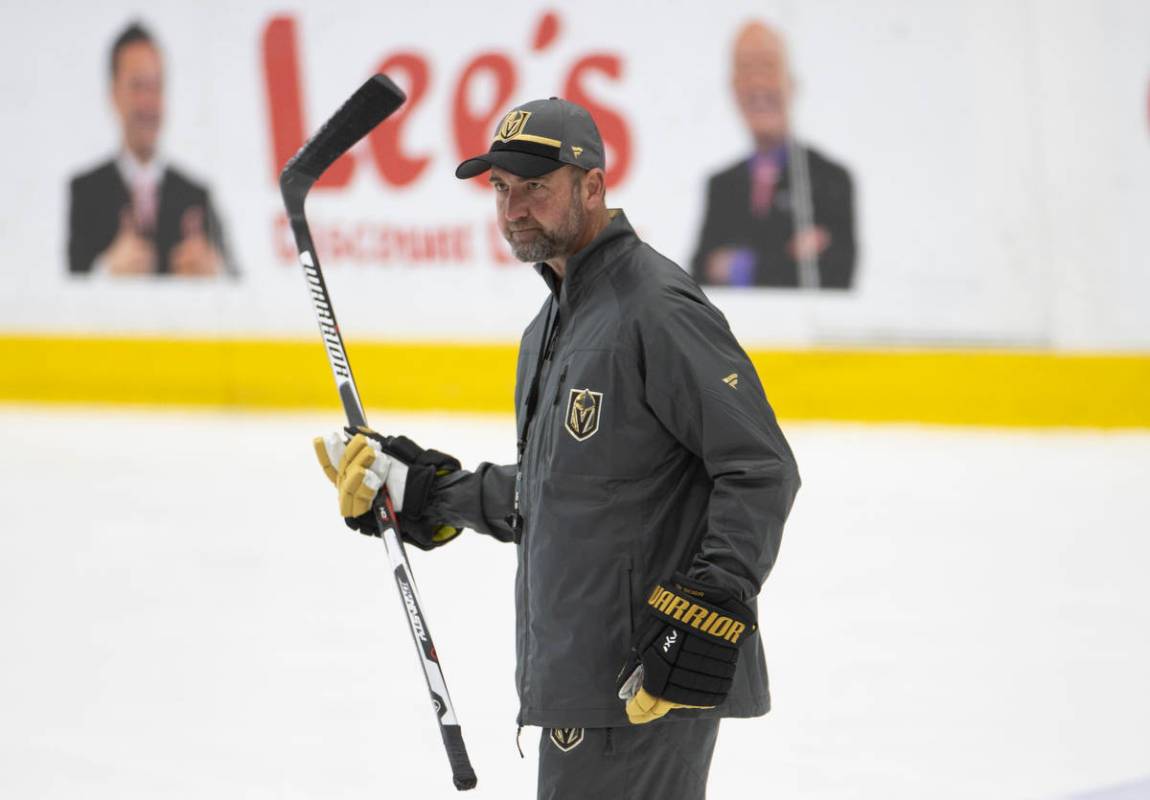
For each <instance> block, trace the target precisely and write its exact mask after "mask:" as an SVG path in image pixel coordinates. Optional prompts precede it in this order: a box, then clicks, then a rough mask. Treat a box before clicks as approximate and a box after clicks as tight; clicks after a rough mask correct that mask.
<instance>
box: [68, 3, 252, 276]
mask: <svg viewBox="0 0 1150 800" xmlns="http://www.w3.org/2000/svg"><path fill="white" fill-rule="evenodd" d="M110 66H111V81H112V86H111V93H112V103H113V105H114V107H115V110H116V115H117V116H118V117H119V121H120V127H121V134H122V147H121V150H120V152H119V153H118V154H117V155H116V156H115V157H114V158H112V159H111V160H109V161H106V162H105V163H103V164H101V165H99V166H98V167H96V168H95V169H93V170H91V171H90V172H86V173H83V174H81V175H78V176H76V177H75V178H73V179H72V182H71V186H70V203H69V206H70V210H69V230H68V270H69V272H71V273H72V274H85V273H93V274H107V275H117V276H127V275H153V274H161V275H184V276H199V277H210V276H216V275H221V274H228V273H232V274H234V272H235V270H234V268H233V266H232V264H231V263H230V261H229V259H228V257H227V251H226V249H225V247H224V238H223V232H222V230H221V228H220V223H219V219H218V217H217V216H216V213H215V211H214V210H213V208H212V203H211V199H210V197H209V196H208V191H207V189H205V188H204V187H203V186H201V185H200V184H198V183H196V182H194V181H192V180H191V179H190V178H188V177H187V176H186V175H184V174H182V173H181V172H179V171H177V170H176V169H174V168H173V167H172V166H171V165H170V164H168V163H167V162H166V161H165V159H164V158H163V156H162V155H161V154H160V153H159V152H158V149H157V143H158V139H159V134H160V125H161V122H162V121H163V112H164V108H163V106H164V73H163V61H162V58H161V55H160V50H159V47H158V46H157V45H156V42H155V39H153V37H152V35H151V34H150V33H149V32H148V31H146V30H145V29H144V28H142V27H141V26H139V25H137V24H132V25H130V26H129V27H128V28H127V29H126V30H124V32H123V33H121V34H120V35H119V37H118V38H117V39H116V42H115V44H114V45H113V46H112V53H111V64H110Z"/></svg>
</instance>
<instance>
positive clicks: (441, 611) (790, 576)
mask: <svg viewBox="0 0 1150 800" xmlns="http://www.w3.org/2000/svg"><path fill="white" fill-rule="evenodd" d="M339 421H340V418H339V415H338V413H337V412H335V411H334V410H333V411H332V413H330V414H308V415H263V414H260V415H256V414H251V415H235V414H223V413H220V414H214V413H192V412H154V411H82V410H74V409H59V410H56V409H33V408H19V407H6V408H0V520H2V522H0V528H2V534H0V545H2V547H3V550H2V556H3V557H2V559H0V632H2V635H3V638H2V640H0V641H2V643H3V658H2V660H0V752H2V753H3V765H2V766H0V796H3V797H12V798H77V797H84V798H118V799H122V798H144V797H147V798H156V797H164V798H197V799H198V798H204V797H220V798H230V797H244V798H272V797H274V798H343V797H348V798H350V797H356V798H362V797H379V798H392V797H394V798H421V799H422V798H449V797H456V796H457V793H456V792H455V791H454V790H453V789H452V788H451V781H450V774H449V771H448V768H447V762H446V758H445V757H444V754H443V752H442V746H441V743H440V740H439V735H438V732H437V729H436V726H435V723H434V718H433V714H432V710H431V707H430V702H429V700H428V698H427V694H426V690H425V688H424V684H423V678H422V675H421V673H420V670H419V668H418V665H417V662H416V659H415V656H414V652H413V650H412V645H411V642H410V640H409V635H408V632H407V630H406V627H405V621H404V616H403V612H402V610H401V606H400V604H399V601H398V597H397V594H396V590H395V586H394V583H393V581H392V579H391V577H390V575H389V573H388V570H387V567H386V558H385V553H384V550H383V547H382V545H380V544H379V543H378V542H376V541H373V540H369V539H367V538H363V537H360V536H358V535H356V534H354V533H352V532H351V531H349V530H347V529H346V528H344V526H343V524H342V522H341V521H340V520H339V519H338V516H337V514H336V505H335V498H334V495H333V493H332V492H331V490H330V488H329V487H328V486H327V484H326V482H325V481H324V479H323V477H322V475H321V474H320V471H319V469H318V467H317V466H316V465H315V464H314V463H313V460H312V459H313V455H312V453H311V444H310V439H311V437H312V436H313V435H317V434H321V433H324V432H326V431H328V430H331V429H333V428H335V427H336V426H338V424H339ZM372 421H373V423H375V424H376V425H377V426H379V427H381V428H383V427H386V429H387V430H389V431H393V432H403V433H406V434H408V435H409V436H412V437H413V438H414V439H416V441H419V442H421V443H423V444H425V445H427V446H434V447H438V448H441V449H444V450H447V451H448V452H452V453H454V454H456V455H458V456H459V457H460V458H461V459H462V460H463V462H464V464H465V465H473V464H474V463H475V462H477V461H479V460H481V459H489V460H496V461H499V460H503V461H511V460H513V456H514V429H513V425H512V423H511V421H510V419H509V418H503V417H461V416H451V417H434V416H426V415H409V414H405V415H398V414H394V413H386V414H385V413H382V412H380V413H376V414H374V415H372ZM786 430H787V433H788V435H789V437H790V439H791V441H792V444H793V446H794V449H795V452H796V454H797V457H798V459H799V463H800V468H801V470H802V473H803V478H804V482H805V485H804V487H803V490H802V491H801V492H800V494H799V499H798V502H797V504H796V507H795V510H794V513H793V515H792V517H791V521H790V523H789V524H788V527H787V532H786V535H785V537H784V541H783V548H782V553H781V555H780V559H779V563H778V565H777V567H776V569H775V572H774V574H773V575H772V576H771V578H770V580H769V581H768V583H767V588H766V590H765V593H764V595H763V597H762V598H761V601H760V614H761V619H762V623H763V628H764V633H765V637H766V643H767V653H768V662H769V664H770V667H771V684H772V691H773V695H774V704H775V708H774V711H773V712H772V713H771V714H770V715H769V716H767V717H766V718H763V719H758V720H751V721H728V722H725V723H724V724H723V727H722V729H721V732H720V737H719V746H718V750H717V752H716V756H715V762H714V766H713V770H712V779H711V791H710V794H709V796H710V797H712V798H719V800H722V799H723V798H747V797H754V798H758V797H764V798H851V797H858V798H876V797H882V798H950V797H953V798H972V797H978V798H1053V797H1063V796H1066V795H1070V794H1073V793H1075V792H1086V791H1090V790H1095V789H1099V788H1101V787H1105V786H1117V785H1121V784H1128V783H1130V782H1140V781H1143V780H1145V778H1146V776H1147V775H1150V689H1148V686H1150V678H1148V676H1150V580H1147V568H1148V565H1150V536H1148V532H1150V521H1148V520H1150V491H1148V489H1147V484H1148V479H1150V434H1146V433H1127V434H1104V433H1084V432H1033V433H1032V432H1003V431H984V430H959V429H941V428H915V427H861V426H859V427H853V426H829V425H822V426H817V425H804V426H798V425H788V426H786ZM411 559H412V563H413V567H414V570H415V576H416V579H417V581H418V583H419V586H420V589H421V591H422V594H423V597H424V601H425V605H426V612H427V616H428V620H429V623H430V627H431V630H432V632H433V634H434V636H435V638H436V643H437V644H438V646H439V651H440V656H441V658H442V660H443V666H444V672H445V674H446V677H447V682H448V685H449V686H450V687H451V690H452V695H453V698H454V700H455V702H456V705H457V707H458V710H459V714H460V716H461V719H462V722H463V729H464V733H465V735H466V737H467V742H468V746H469V748H470V751H471V755H472V760H473V762H474V764H475V767H476V771H477V773H478V775H479V789H478V790H477V791H476V792H475V793H473V795H474V796H477V797H490V798H501V799H502V798H527V797H534V781H535V774H534V772H535V764H536V756H535V742H536V741H537V732H536V731H534V730H531V729H529V730H528V731H526V732H525V734H524V749H525V751H526V752H527V759H526V760H522V761H521V760H520V759H519V757H518V754H517V752H516V749H515V723H514V719H515V711H516V700H515V694H514V685H513V658H514V647H513V630H512V613H513V610H512V609H513V597H512V577H513V574H514V561H515V559H514V552H513V550H512V549H511V547H510V546H506V545H501V544H499V543H497V542H494V541H491V540H488V539H486V538H484V537H481V536H477V535H474V534H470V533H468V534H465V536H464V537H463V538H462V539H461V540H460V541H458V542H457V543H453V544H452V545H450V546H449V547H448V548H446V549H444V550H440V551H437V552H434V553H431V554H424V553H421V552H418V551H414V550H413V551H411ZM752 787H753V789H752ZM600 800H607V799H606V798H602V799H600Z"/></svg>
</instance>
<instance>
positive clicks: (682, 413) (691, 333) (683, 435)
mask: <svg viewBox="0 0 1150 800" xmlns="http://www.w3.org/2000/svg"><path fill="white" fill-rule="evenodd" d="M645 306H646V308H645V313H644V315H643V317H644V320H643V322H642V323H641V325H640V329H641V334H640V335H641V338H642V343H641V346H640V353H641V355H642V358H643V364H642V368H643V372H644V378H643V379H644V387H645V396H646V401H647V403H648V405H649V406H650V408H651V409H652V410H653V412H654V413H655V415H656V416H657V417H658V418H659V421H660V422H661V423H662V424H663V425H664V426H665V427H666V428H667V430H668V431H670V433H671V434H672V435H673V436H674V437H675V438H676V439H678V440H679V442H680V443H681V444H682V445H683V446H684V447H685V448H686V449H687V450H689V451H690V452H691V453H693V454H694V455H695V456H696V457H698V458H699V459H700V460H701V461H702V462H703V465H704V467H705V469H706V472H707V475H708V476H709V477H710V479H711V481H712V482H713V486H712V490H711V496H710V503H709V505H708V514H707V525H706V530H705V532H704V534H703V537H702V539H701V541H700V544H699V546H698V549H697V550H696V551H695V553H694V557H693V560H692V562H691V565H690V567H689V569H688V573H689V577H691V578H694V579H696V580H699V581H701V582H704V583H707V584H710V585H714V586H719V587H722V588H724V589H727V590H729V591H733V592H734V593H735V594H736V595H737V596H739V597H740V598H742V599H744V600H749V599H750V598H752V597H754V596H755V595H757V594H758V592H759V590H760V588H761V587H762V584H763V582H764V581H765V580H766V578H767V575H768V573H770V571H771V567H772V566H773V565H774V563H775V558H776V556H777V555H778V552H779V544H780V541H781V539H782V534H783V524H784V523H785V522H786V519H787V515H788V514H789V513H790V509H791V505H792V503H793V502H794V498H795V493H796V492H797V491H798V488H799V483H800V481H799V474H798V468H797V466H796V464H795V459H794V455H793V454H792V453H791V449H790V447H789V446H788V444H787V441H786V439H785V438H784V437H783V433H782V431H781V430H780V429H779V425H778V422H777V421H776V420H775V414H774V412H773V411H772V410H771V407H770V405H769V404H768V402H767V398H766V395H765V393H764V391H763V387H762V384H761V383H760V382H759V377H758V375H757V374H756V372H755V368H754V366H753V365H752V364H751V361H750V359H749V358H748V357H747V354H746V353H745V352H744V351H743V349H742V348H741V347H740V346H739V344H738V342H737V341H735V337H734V335H733V334H732V333H731V331H730V329H729V328H728V326H727V322H726V319H725V318H724V317H723V315H722V314H721V313H719V311H718V310H717V309H716V308H715V307H714V306H712V305H711V304H710V303H708V302H707V301H706V299H705V298H703V297H702V295H701V293H699V292H698V290H697V288H695V287H693V286H686V285H682V286H672V287H664V288H663V289H661V290H660V292H659V295H658V297H656V298H654V299H653V301H652V302H649V303H647V304H645Z"/></svg>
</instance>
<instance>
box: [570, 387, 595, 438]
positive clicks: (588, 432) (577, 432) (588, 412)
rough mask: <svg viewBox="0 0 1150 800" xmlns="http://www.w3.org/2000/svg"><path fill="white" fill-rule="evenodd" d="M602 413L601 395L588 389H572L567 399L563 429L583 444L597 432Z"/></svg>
mask: <svg viewBox="0 0 1150 800" xmlns="http://www.w3.org/2000/svg"><path fill="white" fill-rule="evenodd" d="M602 413H603V393H602V392H593V391H591V390H590V389H572V390H571V394H570V395H569V396H568V398H567V416H566V418H565V419H564V421H563V427H564V428H566V429H567V432H568V433H569V434H571V435H572V436H574V437H575V441H577V442H583V441H586V440H587V439H590V438H591V437H592V436H594V435H595V434H596V433H597V432H598V431H599V418H600V416H601V415H602Z"/></svg>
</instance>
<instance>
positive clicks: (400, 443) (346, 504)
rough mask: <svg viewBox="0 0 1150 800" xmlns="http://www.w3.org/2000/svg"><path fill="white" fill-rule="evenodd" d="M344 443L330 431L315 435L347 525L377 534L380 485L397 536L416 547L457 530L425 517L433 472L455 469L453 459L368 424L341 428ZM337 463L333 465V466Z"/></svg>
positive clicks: (432, 488)
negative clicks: (387, 499) (391, 510)
mask: <svg viewBox="0 0 1150 800" xmlns="http://www.w3.org/2000/svg"><path fill="white" fill-rule="evenodd" d="M346 431H347V434H348V436H350V437H351V439H350V440H349V441H347V443H346V444H344V442H343V437H341V436H340V435H339V434H334V435H332V436H328V437H325V438H322V439H316V440H315V450H316V455H317V457H318V458H319V460H320V465H321V466H322V467H323V468H324V472H325V473H327V475H328V477H329V478H330V479H331V480H332V482H333V483H334V484H335V485H336V488H337V489H338V490H339V506H340V514H342V515H343V517H344V522H346V523H347V525H348V527H349V528H351V529H352V530H355V531H359V532H360V533H362V534H365V535H368V536H378V535H379V534H380V531H379V526H378V524H377V522H376V519H377V517H376V515H375V511H374V510H373V506H374V504H375V498H376V495H377V494H378V493H379V489H380V487H381V486H383V485H386V486H387V491H388V494H389V495H390V497H391V502H392V505H393V507H394V509H395V512H396V516H397V517H398V518H399V529H400V531H401V532H402V534H403V540H404V541H405V542H408V543H410V544H413V545H415V546H416V547H418V548H420V549H422V550H431V549H433V548H435V547H439V546H441V545H444V544H447V543H448V542H449V541H451V540H452V539H454V538H455V537H456V536H458V535H459V534H460V533H461V531H462V529H461V528H456V527H454V526H452V525H447V524H444V522H443V521H442V520H433V519H431V518H429V517H428V515H427V513H428V510H429V509H428V507H429V501H430V499H431V496H432V494H434V491H435V481H436V479H437V478H438V477H441V476H443V475H448V474H450V473H452V472H455V471H457V470H458V469H459V461H458V460H456V459H455V458H452V457H451V456H449V455H446V454H444V453H441V452H439V451H438V450H424V449H423V448H422V447H420V446H419V445H417V444H416V443H415V442H413V441H411V440H410V439H408V438H407V437H406V436H381V435H380V434H378V433H376V432H375V431H373V430H371V429H369V428H360V429H358V430H356V429H352V428H347V429H346ZM335 464H338V466H333V465H335Z"/></svg>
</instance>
